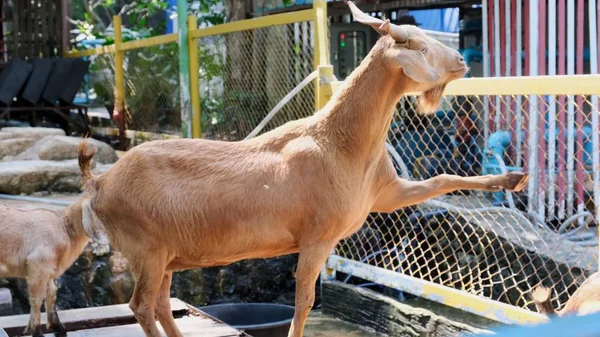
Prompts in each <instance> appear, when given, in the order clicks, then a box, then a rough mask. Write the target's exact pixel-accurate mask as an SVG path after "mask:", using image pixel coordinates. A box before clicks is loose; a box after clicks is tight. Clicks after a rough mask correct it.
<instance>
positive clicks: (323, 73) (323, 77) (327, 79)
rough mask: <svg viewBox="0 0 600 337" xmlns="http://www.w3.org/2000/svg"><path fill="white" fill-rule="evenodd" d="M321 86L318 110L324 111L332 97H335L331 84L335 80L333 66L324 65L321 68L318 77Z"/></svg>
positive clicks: (317, 96)
mask: <svg viewBox="0 0 600 337" xmlns="http://www.w3.org/2000/svg"><path fill="white" fill-rule="evenodd" d="M317 80H318V83H319V86H318V88H317V89H318V91H317V95H316V100H317V102H316V104H317V106H316V108H317V110H320V109H323V107H324V106H325V105H326V104H327V102H329V99H331V96H333V88H332V86H331V82H332V81H334V80H335V75H333V66H332V65H322V66H319V76H318V77H317Z"/></svg>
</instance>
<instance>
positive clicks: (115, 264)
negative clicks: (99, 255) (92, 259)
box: [108, 251, 129, 275]
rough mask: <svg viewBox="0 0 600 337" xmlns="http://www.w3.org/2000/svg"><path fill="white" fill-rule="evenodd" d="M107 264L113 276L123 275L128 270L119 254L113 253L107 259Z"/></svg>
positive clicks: (124, 259)
mask: <svg viewBox="0 0 600 337" xmlns="http://www.w3.org/2000/svg"><path fill="white" fill-rule="evenodd" d="M108 263H109V265H110V272H111V273H112V274H113V275H117V274H121V273H124V272H126V271H127V270H128V269H129V266H128V265H127V259H126V258H125V256H123V254H122V253H121V252H117V251H114V252H113V254H112V255H111V256H110V258H109V259H108Z"/></svg>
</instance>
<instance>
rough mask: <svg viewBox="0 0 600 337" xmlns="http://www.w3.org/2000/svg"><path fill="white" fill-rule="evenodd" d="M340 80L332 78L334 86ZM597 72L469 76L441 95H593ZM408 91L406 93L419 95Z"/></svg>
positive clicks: (599, 80) (598, 87)
mask: <svg viewBox="0 0 600 337" xmlns="http://www.w3.org/2000/svg"><path fill="white" fill-rule="evenodd" d="M342 83H343V81H334V82H332V83H331V84H332V86H333V87H334V89H337V87H339V86H340V85H341V84H342ZM599 92H600V75H554V76H548V75H547V76H531V77H501V78H492V77H469V78H461V79H459V80H456V81H452V82H450V83H448V85H447V86H446V90H444V95H446V96H458V95H473V96H484V95H595V94H597V93H599ZM419 94H420V92H409V93H406V94H405V95H406V96H411V95H419Z"/></svg>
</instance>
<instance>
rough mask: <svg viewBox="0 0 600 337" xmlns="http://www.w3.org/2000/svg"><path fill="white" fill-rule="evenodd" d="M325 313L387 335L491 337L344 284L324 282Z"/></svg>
mask: <svg viewBox="0 0 600 337" xmlns="http://www.w3.org/2000/svg"><path fill="white" fill-rule="evenodd" d="M323 313H324V314H326V315H329V316H333V317H336V318H339V319H342V320H344V321H346V322H349V323H354V324H356V325H359V326H362V327H365V328H369V329H373V330H374V331H376V332H378V333H382V334H385V335H387V336H406V337H409V336H414V337H420V336H431V337H442V336H444V337H450V336H456V337H459V336H468V335H472V334H478V333H481V334H486V335H487V334H491V332H490V331H488V330H484V329H482V328H479V327H475V326H472V325H470V324H465V323H463V322H460V321H457V320H454V319H450V318H448V317H445V316H441V315H438V314H436V313H434V312H432V311H430V310H426V309H423V308H417V307H412V306H409V305H406V304H403V303H400V302H398V301H396V300H394V299H392V298H389V297H387V296H384V295H382V294H379V293H376V292H374V291H372V290H369V289H365V288H359V287H356V286H352V285H348V284H344V283H341V282H324V283H323Z"/></svg>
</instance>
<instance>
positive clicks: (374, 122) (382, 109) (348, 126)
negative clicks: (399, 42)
mask: <svg viewBox="0 0 600 337" xmlns="http://www.w3.org/2000/svg"><path fill="white" fill-rule="evenodd" d="M374 54H375V55H373V53H372V54H370V55H369V56H367V58H366V59H365V60H364V61H363V62H362V63H361V65H360V66H359V67H358V68H357V69H356V70H355V71H354V72H353V73H352V74H351V75H350V76H349V77H348V78H347V79H346V80H345V81H344V86H343V87H342V88H340V90H339V92H338V93H337V94H336V95H335V96H334V97H332V99H331V101H330V102H329V103H328V104H327V106H326V107H325V108H324V109H323V110H321V111H320V112H319V113H318V114H317V116H319V117H320V118H319V126H320V128H319V129H320V131H321V132H324V133H326V134H327V138H328V139H330V140H331V139H333V141H334V142H335V143H336V145H338V146H339V147H340V148H341V149H343V150H344V151H345V152H348V153H349V154H351V155H352V156H353V157H355V158H363V159H365V160H369V159H370V158H371V156H373V155H376V154H377V153H379V152H378V151H376V150H377V149H380V148H381V147H382V146H383V145H384V142H385V140H386V138H387V133H388V129H389V126H390V123H391V119H392V117H393V114H394V108H395V106H396V103H397V102H398V101H399V100H400V97H401V96H402V94H403V93H404V92H405V89H406V85H405V81H404V76H403V74H398V73H391V72H390V71H389V70H388V69H386V67H385V66H384V65H383V63H382V62H381V60H379V57H378V55H377V53H374ZM398 72H400V71H398Z"/></svg>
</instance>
